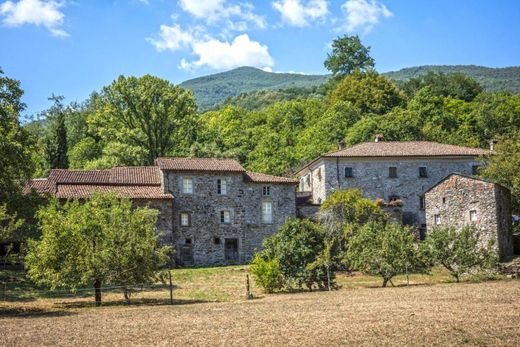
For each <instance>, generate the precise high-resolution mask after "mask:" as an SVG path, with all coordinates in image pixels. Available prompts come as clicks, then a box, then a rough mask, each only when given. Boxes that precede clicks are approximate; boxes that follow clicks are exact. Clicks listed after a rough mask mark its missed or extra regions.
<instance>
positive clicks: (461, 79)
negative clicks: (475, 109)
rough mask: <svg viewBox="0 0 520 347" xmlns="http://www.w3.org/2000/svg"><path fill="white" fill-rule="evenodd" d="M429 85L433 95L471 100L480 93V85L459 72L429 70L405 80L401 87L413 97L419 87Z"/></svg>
mask: <svg viewBox="0 0 520 347" xmlns="http://www.w3.org/2000/svg"><path fill="white" fill-rule="evenodd" d="M424 87H430V90H431V91H432V93H433V94H434V95H437V96H444V97H452V98H456V99H460V100H464V101H472V100H473V99H475V97H476V96H477V95H478V94H480V93H482V87H481V86H480V84H479V83H478V82H477V81H476V80H475V79H473V78H471V77H469V76H467V75H465V74H463V73H460V72H456V73H449V74H445V73H442V72H439V73H436V72H433V71H429V72H428V73H427V74H425V75H422V76H419V77H414V78H411V79H409V80H408V81H406V82H405V83H404V84H403V86H402V89H403V90H404V91H405V93H406V94H407V95H408V96H409V97H413V95H415V94H416V93H417V92H418V91H419V90H420V89H422V88H424Z"/></svg>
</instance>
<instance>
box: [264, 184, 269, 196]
mask: <svg viewBox="0 0 520 347" xmlns="http://www.w3.org/2000/svg"><path fill="white" fill-rule="evenodd" d="M262 195H264V196H269V195H271V186H264V187H263V188H262Z"/></svg>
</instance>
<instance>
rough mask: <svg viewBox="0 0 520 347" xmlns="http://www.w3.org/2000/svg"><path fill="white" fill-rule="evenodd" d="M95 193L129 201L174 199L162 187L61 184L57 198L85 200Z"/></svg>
mask: <svg viewBox="0 0 520 347" xmlns="http://www.w3.org/2000/svg"><path fill="white" fill-rule="evenodd" d="M94 193H115V194H116V195H117V196H119V197H121V198H127V199H173V196H172V195H171V194H165V193H164V192H163V190H162V188H161V187H160V186H114V185H88V184H60V185H58V191H57V192H56V197H57V198H59V199H85V198H88V197H90V196H92V194H94Z"/></svg>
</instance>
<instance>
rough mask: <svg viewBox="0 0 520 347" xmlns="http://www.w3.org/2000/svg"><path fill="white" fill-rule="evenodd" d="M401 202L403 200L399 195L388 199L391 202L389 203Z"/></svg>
mask: <svg viewBox="0 0 520 347" xmlns="http://www.w3.org/2000/svg"><path fill="white" fill-rule="evenodd" d="M399 200H401V198H399V196H398V195H390V196H389V197H388V201H389V202H395V201H399Z"/></svg>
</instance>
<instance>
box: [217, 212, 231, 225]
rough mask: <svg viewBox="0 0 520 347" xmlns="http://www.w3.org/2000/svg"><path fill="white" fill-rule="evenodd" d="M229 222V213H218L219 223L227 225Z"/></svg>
mask: <svg viewBox="0 0 520 347" xmlns="http://www.w3.org/2000/svg"><path fill="white" fill-rule="evenodd" d="M230 222H231V215H230V213H229V211H226V210H225V211H220V223H222V224H229V223H230Z"/></svg>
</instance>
